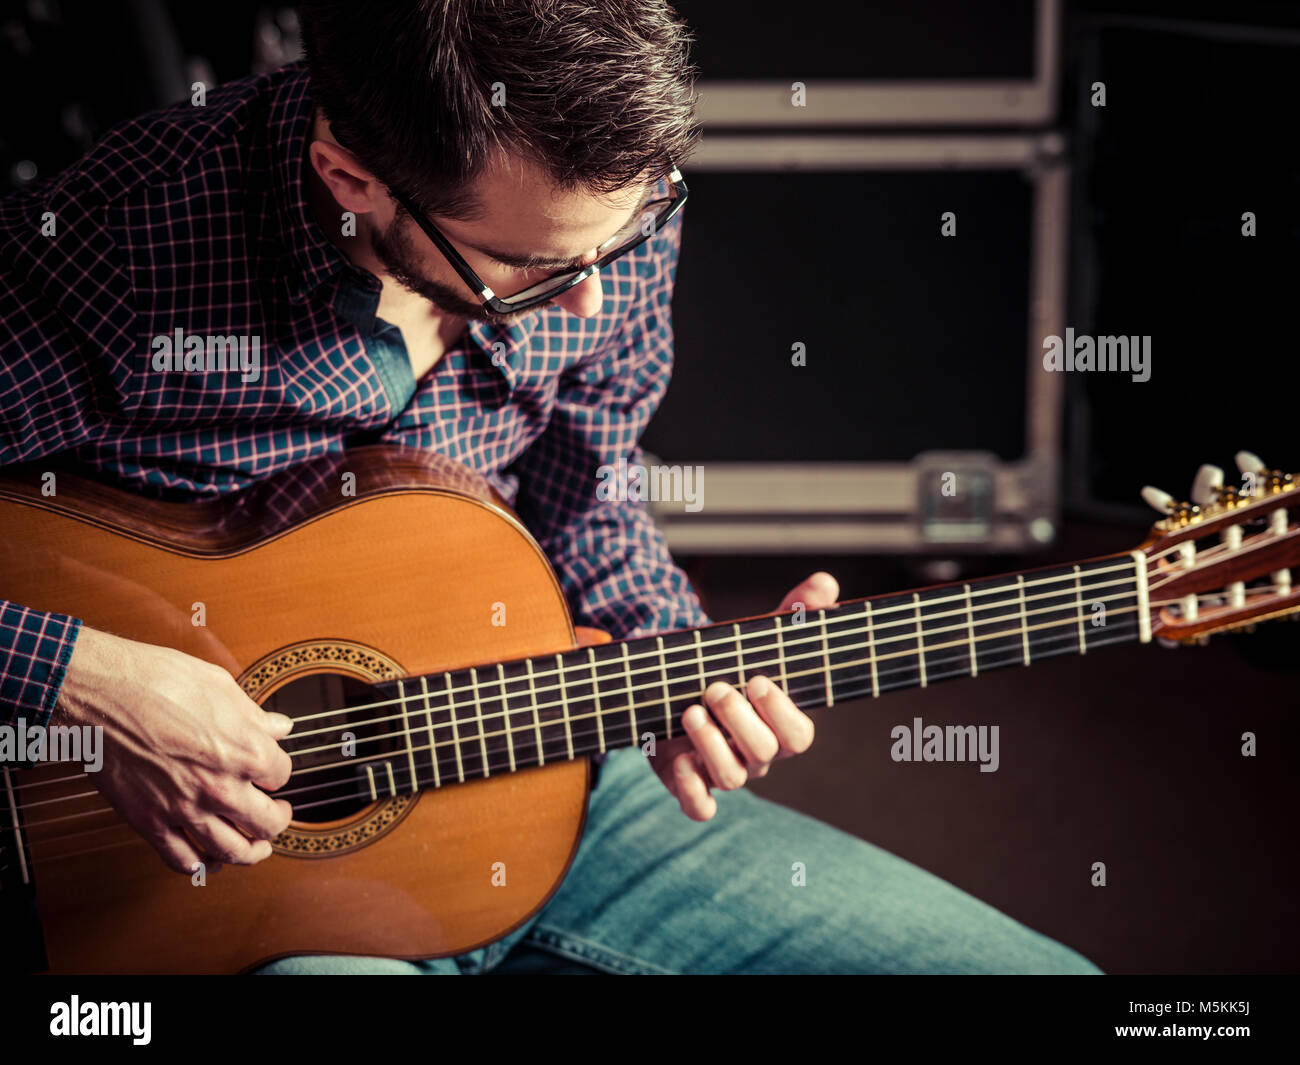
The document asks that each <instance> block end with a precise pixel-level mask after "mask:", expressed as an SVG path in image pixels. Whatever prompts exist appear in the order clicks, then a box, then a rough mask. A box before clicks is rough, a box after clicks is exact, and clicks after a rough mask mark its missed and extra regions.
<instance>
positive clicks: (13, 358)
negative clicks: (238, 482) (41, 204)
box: [0, 197, 93, 726]
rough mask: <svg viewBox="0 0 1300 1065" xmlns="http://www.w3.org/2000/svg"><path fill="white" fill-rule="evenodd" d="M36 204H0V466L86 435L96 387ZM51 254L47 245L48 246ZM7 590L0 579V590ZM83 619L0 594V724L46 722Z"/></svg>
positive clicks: (59, 447) (62, 447)
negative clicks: (42, 244) (54, 295)
mask: <svg viewBox="0 0 1300 1065" xmlns="http://www.w3.org/2000/svg"><path fill="white" fill-rule="evenodd" d="M33 218H39V211H38V210H37V206H35V205H33V204H30V203H26V202H25V201H23V200H22V199H21V198H20V197H11V198H9V199H7V200H5V201H3V207H2V208H0V466H6V465H10V464H12V463H17V462H27V461H33V460H37V459H40V458H44V457H45V456H47V455H52V454H54V453H56V452H59V451H62V450H65V449H67V448H70V447H73V446H75V445H76V444H78V443H80V442H81V441H82V440H83V439H84V438H85V436H86V430H85V418H84V407H85V405H86V404H87V403H89V402H91V401H92V392H93V388H92V385H91V382H90V380H89V379H88V377H87V375H86V374H85V372H84V369H83V361H82V357H81V347H80V345H79V343H78V341H77V339H76V337H75V332H76V330H75V326H74V325H72V324H71V323H69V322H67V321H66V320H65V319H64V318H63V316H62V315H61V314H60V312H59V310H58V308H57V307H56V306H55V305H54V303H53V302H52V301H50V300H47V299H45V298H43V296H42V293H41V292H40V287H41V286H40V284H39V281H38V280H36V279H39V278H41V277H43V276H44V275H43V274H42V271H44V270H47V269H49V267H48V265H47V264H46V263H45V261H44V260H43V259H41V257H40V256H39V255H36V254H34V253H29V251H28V249H27V247H26V245H28V244H32V243H34V242H35V240H36V238H35V237H33V236H32V234H33V233H38V229H39V227H38V225H37V223H36V222H33V221H32V219H33ZM46 254H47V256H52V255H53V253H52V252H47V253H46ZM4 591H5V589H4V588H0V595H2V594H3V593H4ZM80 631H81V622H80V621H79V620H78V619H76V618H72V617H69V616H67V615H66V614H52V613H43V612H41V611H38V610H32V609H30V608H29V607H26V606H23V605H21V604H19V603H13V602H10V601H8V600H5V599H0V724H8V725H14V724H16V723H17V721H18V719H19V718H23V719H25V720H26V721H27V723H28V724H29V725H41V726H46V725H48V724H49V719H50V715H51V713H52V712H53V710H54V705H55V703H56V702H57V701H58V698H59V691H60V689H61V687H62V685H63V677H64V673H65V672H66V670H67V665H68V660H69V659H70V658H71V657H72V650H73V647H74V645H75V644H76V640H77V635H78V633H79V632H80Z"/></svg>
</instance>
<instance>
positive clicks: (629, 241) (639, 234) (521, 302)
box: [331, 130, 687, 314]
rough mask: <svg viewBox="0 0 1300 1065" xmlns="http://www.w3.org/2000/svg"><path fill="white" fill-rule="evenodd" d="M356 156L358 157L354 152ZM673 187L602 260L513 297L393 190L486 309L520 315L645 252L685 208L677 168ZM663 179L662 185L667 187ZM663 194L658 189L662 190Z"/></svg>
mask: <svg viewBox="0 0 1300 1065" xmlns="http://www.w3.org/2000/svg"><path fill="white" fill-rule="evenodd" d="M331 132H332V133H333V135H334V140H335V141H337V142H338V144H339V145H341V146H342V147H343V148H347V150H348V151H352V149H351V148H348V146H347V145H346V144H344V142H343V139H342V138H341V137H340V136H339V135H338V131H337V130H332V131H331ZM353 154H354V155H355V154H356V153H355V152H353ZM666 181H667V184H668V189H667V194H666V195H663V196H658V197H655V198H653V199H651V200H648V201H647V202H646V203H645V204H644V205H643V206H642V207H641V209H640V210H638V211H637V212H636V214H634V215H633V216H632V217H631V218H630V219H628V221H627V223H626V224H625V225H624V226H623V228H622V229H620V230H619V231H618V232H617V233H615V234H614V235H613V236H612V237H610V238H609V240H607V241H605V243H604V244H602V245H601V246H600V247H599V248H597V249H596V252H597V256H596V258H595V259H594V260H592V261H591V262H590V263H587V264H585V265H583V266H580V267H571V268H569V269H566V270H560V271H558V272H557V273H554V274H551V275H550V276H548V277H545V278H543V279H542V280H541V281H537V282H534V283H533V284H531V285H529V286H527V287H526V288H524V289H522V290H521V291H519V292H516V293H515V294H514V295H512V296H498V295H497V294H496V293H495V292H493V291H492V289H491V288H489V287H488V286H487V285H486V284H484V282H483V279H482V278H481V277H479V276H478V274H476V273H475V272H474V268H473V267H472V266H470V265H469V263H467V262H466V261H465V259H464V257H463V256H462V255H461V254H460V252H458V251H457V250H456V247H455V245H454V244H452V242H451V241H450V240H448V239H447V237H446V236H445V235H444V234H443V233H442V231H441V230H440V229H439V228H438V227H437V226H435V225H434V224H433V222H431V221H430V220H429V217H428V216H427V215H426V214H425V213H424V212H423V211H421V210H420V209H419V208H418V207H416V206H415V204H414V203H413V202H412V201H411V199H410V197H408V196H406V195H404V194H402V193H400V192H397V191H395V190H391V189H390V190H389V191H390V192H391V193H392V196H393V199H395V200H396V201H397V202H398V203H399V204H401V205H402V209H403V210H404V211H406V213H407V214H409V215H410V216H411V217H412V218H413V219H414V220H415V224H416V225H417V226H419V227H420V229H421V230H423V231H424V234H425V236H427V237H428V238H429V239H430V240H431V241H433V243H434V245H435V246H436V247H437V249H438V250H439V251H440V252H442V254H443V257H444V258H445V259H446V260H447V262H449V263H450V264H451V266H452V269H454V270H455V271H456V273H458V274H459V275H460V277H461V280H462V281H464V282H465V284H467V285H468V286H469V287H470V288H471V289H472V290H473V291H474V292H476V293H477V294H478V297H479V299H481V300H482V301H483V310H484V311H492V312H494V313H496V314H517V313H518V312H520V311H526V310H530V309H531V308H533V307H539V306H541V305H542V304H543V303H546V302H547V301H548V300H552V299H554V298H555V297H556V296H558V295H560V294H561V293H563V292H568V291H569V289H571V288H574V287H575V286H577V285H581V284H582V283H583V282H584V281H586V280H587V278H589V277H591V276H592V275H593V274H595V273H597V272H598V271H599V270H600V269H601V268H602V267H605V266H608V265H609V264H610V263H612V262H613V261H614V260H615V259H618V258H621V257H622V256H624V255H626V254H627V253H628V252H630V251H632V250H633V249H634V248H639V247H640V246H641V245H642V244H644V243H645V242H646V241H647V240H649V239H650V238H651V237H653V236H654V235H655V234H656V233H658V232H659V230H660V229H662V228H663V227H664V226H665V225H667V224H668V223H669V222H670V221H671V220H672V218H673V216H674V215H675V214H676V213H677V212H678V211H680V210H681V209H682V205H683V204H684V203H686V191H687V190H686V182H685V181H683V180H682V175H681V171H679V170H678V169H677V167H675V166H673V167H672V168H671V170H670V172H669V173H668V176H667V178H666ZM663 183H664V181H663V180H661V181H660V182H659V185H663ZM656 191H658V186H656Z"/></svg>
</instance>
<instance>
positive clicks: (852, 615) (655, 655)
mask: <svg viewBox="0 0 1300 1065" xmlns="http://www.w3.org/2000/svg"><path fill="white" fill-rule="evenodd" d="M1176 550H1178V549H1177V548H1169V549H1166V551H1164V552H1162V553H1161V554H1168V553H1171V552H1173V551H1176ZM1208 553H1209V549H1207V550H1206V551H1205V552H1202V555H1205V554H1208ZM1152 557H1153V558H1154V557H1156V556H1152ZM1133 568H1134V560H1133V559H1129V560H1128V561H1127V562H1126V563H1124V564H1122V565H1118V566H1114V567H1110V568H1107V569H1102V570H1092V571H1087V570H1083V569H1080V570H1079V571H1078V572H1073V571H1071V572H1069V573H1062V574H1059V575H1058V576H1055V577H1051V578H1041V579H1037V580H1035V581H1029V582H1025V583H1024V584H1023V585H1021V584H1015V585H1010V586H1004V587H1001V588H988V589H983V590H979V591H975V590H973V591H972V593H971V597H970V598H971V599H972V600H974V599H975V598H977V597H980V596H992V595H997V594H999V593H1003V592H1008V591H1011V590H1012V589H1015V590H1016V591H1020V589H1021V588H1024V589H1030V588H1034V587H1038V586H1042V585H1046V584H1052V583H1056V582H1071V586H1070V587H1068V588H1061V589H1054V590H1052V591H1048V592H1044V593H1042V594H1040V595H1037V596H1026V597H1025V600H1026V601H1029V600H1034V601H1036V600H1038V599H1046V598H1054V597H1056V596H1063V595H1072V594H1075V592H1076V591H1081V590H1083V589H1082V588H1079V589H1076V588H1075V587H1074V582H1075V581H1076V580H1078V581H1081V580H1082V578H1084V577H1096V576H1103V575H1107V574H1110V573H1121V572H1123V573H1130V574H1131V571H1132V570H1133ZM1148 569H1149V561H1148ZM1179 575H1181V574H1180V573H1178V572H1175V573H1171V574H1169V576H1179ZM991 579H992V580H999V579H1008V580H1009V579H1010V578H997V577H995V578H991ZM1149 580H1150V577H1149ZM1130 583H1131V584H1134V585H1136V583H1137V578H1136V577H1135V576H1131V575H1130V576H1128V577H1127V578H1126V579H1124V580H1121V581H1111V582H1105V583H1103V584H1098V585H1093V586H1090V588H1089V589H1088V590H1092V589H1095V588H1102V587H1110V586H1113V585H1115V584H1130ZM1271 587H1272V586H1270V588H1271ZM1149 590H1150V591H1153V592H1154V591H1155V589H1154V588H1151V589H1149ZM1252 590H1259V591H1263V590H1266V589H1264V588H1263V587H1261V588H1259V589H1252ZM901 594H904V595H906V594H907V593H901ZM1219 594H1220V593H1208V592H1207V593H1201V596H1200V597H1203V598H1207V599H1213V598H1217V597H1218V595H1219ZM884 598H892V597H890V596H885V597H884ZM1020 601H1021V597H1020V596H1019V595H1017V596H1016V597H1014V598H1011V599H1007V600H1005V601H1003V602H1001V603H986V604H982V605H980V606H979V607H978V609H980V610H990V609H994V608H996V607H999V606H1011V605H1015V606H1017V607H1018V606H1019V603H1020ZM866 602H870V600H862V599H856V600H850V601H849V602H848V603H847V604H845V605H843V606H841V607H838V608H828V611H829V610H831V609H833V610H834V614H835V616H834V617H829V616H828V617H827V619H826V620H825V622H809V621H807V620H805V621H804V622H802V623H801V625H800V626H799V627H803V626H810V625H811V626H815V627H817V628H819V629H821V628H825V629H827V630H829V629H831V628H834V627H840V628H848V629H856V628H858V627H859V626H860V625H861V623H862V621H863V615H862V614H860V613H858V612H857V611H855V610H852V609H850V608H852V607H856V606H858V605H861V604H863V603H866ZM965 602H966V595H965V592H963V594H962V595H960V596H951V597H949V598H945V599H932V600H925V601H923V602H922V605H923V606H924V607H926V608H930V607H933V606H942V605H947V604H949V603H965ZM915 609H916V604H915V602H914V601H913V602H907V603H900V604H897V605H896V606H891V607H884V608H881V609H879V610H873V612H872V615H871V619H872V627H873V630H875V629H879V630H883V629H888V628H891V627H892V628H906V629H911V628H912V627H913V626H914V624H915ZM1060 609H1065V607H1061V608H1060ZM964 612H965V611H964V610H955V611H951V612H948V613H944V614H938V615H931V616H930V618H931V619H932V618H938V617H956V616H959V615H960V614H962V613H964ZM787 613H789V612H784V613H782V614H779V615H768V616H770V617H773V618H775V617H785V616H786V614H787ZM1016 613H1017V614H1019V610H1018V609H1017V611H1016ZM890 614H906V615H907V616H906V617H903V618H900V619H899V620H898V621H886V622H884V623H883V624H882V625H880V626H877V625H876V619H877V618H883V617H886V616H887V615H890ZM761 620H764V619H761V618H760V619H749V622H753V621H761ZM927 620H929V619H927ZM989 620H994V621H996V620H1000V619H989ZM747 623H748V622H747ZM983 623H984V622H981V624H983ZM731 624H732V625H734V624H740V622H735V623H731ZM714 627H715V626H713V625H710V626H704V628H714ZM717 627H720V628H729V627H730V625H729V623H727V622H721V623H719V624H718V625H717ZM963 627H964V626H963ZM774 632H775V630H773V631H772V632H756V633H748V634H745V636H747V637H754V636H770V635H773V634H774ZM665 635H674V634H665ZM836 635H843V633H838V634H836ZM903 638H906V637H903ZM653 639H654V637H637V638H635V639H633V640H624V641H616V642H617V643H619V644H622V643H636V642H642V641H649V640H653ZM813 639H817V637H808V640H813ZM734 642H735V636H734V633H727V634H726V635H725V636H721V637H717V638H714V637H709V640H708V641H707V642H704V643H703V644H702V646H703V647H705V648H709V647H713V646H721V647H725V648H731V647H733V646H734ZM805 642H807V641H805ZM882 642H883V641H882ZM604 646H608V645H604ZM692 646H694V645H692ZM582 650H585V649H584V648H578V649H574V648H570V649H568V650H567V651H561V652H558V653H559V654H560V655H564V654H574V653H579V654H580V653H581V651H582ZM674 650H676V648H674ZM553 657H554V655H553V654H550V655H532V656H526V658H521V659H512V660H511V661H510V662H509V663H502V664H503V665H506V664H513V663H514V662H522V661H526V660H528V658H531V659H535V660H538V661H541V660H544V659H548V658H553ZM659 658H660V652H659V649H658V648H657V647H656V648H653V649H647V650H646V651H643V652H637V653H636V654H630V655H629V656H628V659H629V660H630V661H632V662H635V661H638V660H645V659H651V660H652V661H651V664H650V665H649V666H647V667H646V668H645V669H640V670H636V671H634V672H643V673H650V672H657V671H658V669H659V666H658V665H657V664H656V663H657V662H658V661H659ZM620 661H622V660H621V659H620ZM589 669H590V662H589V660H588V659H586V658H584V659H582V660H581V661H578V662H574V663H571V664H568V665H565V666H563V667H562V668H558V669H551V668H550V667H547V668H545V669H543V670H541V671H536V672H534V674H533V679H534V681H537V680H544V679H550V678H552V677H559V678H561V681H562V683H561V685H559V686H560V687H562V686H563V677H564V676H565V675H566V674H575V675H576V674H582V673H586V672H588V671H589ZM464 671H465V669H464V668H457V669H455V670H437V671H432V672H430V673H426V674H424V676H426V677H429V676H434V677H436V676H438V675H439V674H442V673H446V672H453V673H462V672H464ZM399 679H401V680H411V681H414V680H418V679H419V675H418V674H417V675H416V676H414V677H402V678H399ZM511 679H516V680H517V679H520V678H511ZM385 683H393V681H387V682H385ZM489 683H490V682H489ZM551 690H553V689H551ZM473 691H474V686H473V685H472V684H471V685H466V686H462V687H459V688H451V689H446V688H443V689H440V690H439V691H438V693H437V694H438V695H440V696H459V695H462V694H465V693H472V692H473ZM409 698H410V697H408V701H409ZM403 702H404V700H403V699H401V698H400V697H399V698H397V699H386V700H381V701H379V702H374V703H362V704H358V705H356V706H352V707H347V708H346V711H347V712H349V713H355V712H357V711H359V710H370V709H383V708H387V707H394V706H400V705H402V704H403ZM341 712H343V711H342V710H339V709H333V710H326V711H321V712H319V713H315V714H305V715H303V716H302V717H299V718H295V723H302V722H307V721H312V720H317V719H320V718H324V717H336V716H338V714H339V713H341ZM397 716H400V715H397ZM395 719H396V717H394V718H390V719H389V720H395ZM319 731H320V732H325V733H328V732H332V731H334V729H321V730H319ZM310 735H313V733H312V732H294V733H292V734H291V735H290V736H288V737H286V739H289V740H295V739H302V738H305V737H306V736H310Z"/></svg>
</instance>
